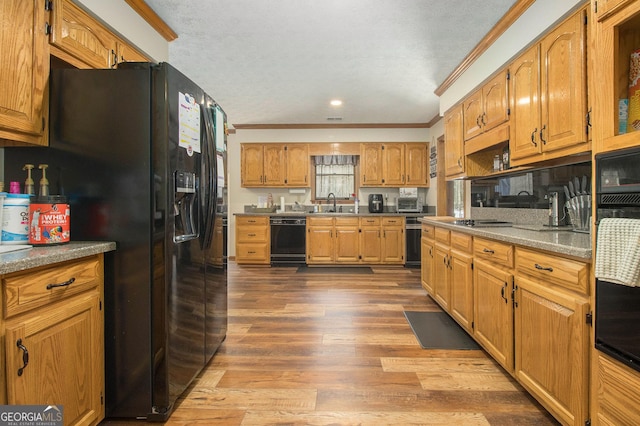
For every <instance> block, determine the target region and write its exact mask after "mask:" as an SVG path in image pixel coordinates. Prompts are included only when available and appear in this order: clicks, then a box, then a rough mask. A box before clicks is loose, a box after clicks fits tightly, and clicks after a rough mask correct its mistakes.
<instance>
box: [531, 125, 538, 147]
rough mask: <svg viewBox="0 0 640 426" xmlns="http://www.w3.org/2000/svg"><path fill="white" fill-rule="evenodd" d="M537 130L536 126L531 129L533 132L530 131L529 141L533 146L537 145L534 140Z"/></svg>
mask: <svg viewBox="0 0 640 426" xmlns="http://www.w3.org/2000/svg"><path fill="white" fill-rule="evenodd" d="M537 132H538V128H537V127H536V128H535V129H533V132H531V143H532V144H533V146H538V143H537V142H536V133H537Z"/></svg>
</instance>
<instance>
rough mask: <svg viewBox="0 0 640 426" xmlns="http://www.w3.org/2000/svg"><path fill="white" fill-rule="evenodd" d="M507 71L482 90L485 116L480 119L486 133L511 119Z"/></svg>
mask: <svg viewBox="0 0 640 426" xmlns="http://www.w3.org/2000/svg"><path fill="white" fill-rule="evenodd" d="M507 93H508V92H507V71H506V70H505V71H502V72H501V73H499V74H498V75H497V76H495V77H494V78H492V79H491V80H490V81H489V82H488V83H487V84H485V85H484V86H483V88H482V105H483V114H482V117H481V119H480V121H481V122H482V126H483V129H484V131H485V132H486V131H487V130H491V129H493V128H494V127H496V126H498V125H500V124H502V123H504V122H505V121H507V120H508V119H509V114H508V111H509V97H508V96H507Z"/></svg>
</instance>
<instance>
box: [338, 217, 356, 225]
mask: <svg viewBox="0 0 640 426" xmlns="http://www.w3.org/2000/svg"><path fill="white" fill-rule="evenodd" d="M358 221H359V219H358V217H336V226H355V227H358Z"/></svg>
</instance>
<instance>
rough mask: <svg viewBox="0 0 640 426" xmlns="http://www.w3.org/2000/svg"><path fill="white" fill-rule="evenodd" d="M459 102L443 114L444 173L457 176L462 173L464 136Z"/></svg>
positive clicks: (448, 175)
mask: <svg viewBox="0 0 640 426" xmlns="http://www.w3.org/2000/svg"><path fill="white" fill-rule="evenodd" d="M462 108H463V105H462V104H460V105H458V106H456V107H454V108H453V109H452V110H450V111H449V112H447V113H446V114H445V115H444V144H445V157H444V164H445V174H446V176H447V177H448V178H449V177H459V176H462V175H463V174H464V137H463V133H464V130H463V120H462V116H463V114H462Z"/></svg>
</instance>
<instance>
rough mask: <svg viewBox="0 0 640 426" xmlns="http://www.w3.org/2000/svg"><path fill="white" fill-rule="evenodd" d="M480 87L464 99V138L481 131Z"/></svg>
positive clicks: (466, 138) (481, 107)
mask: <svg viewBox="0 0 640 426" xmlns="http://www.w3.org/2000/svg"><path fill="white" fill-rule="evenodd" d="M483 112H484V111H483V106H482V89H480V90H477V91H476V92H475V93H473V94H472V95H471V96H469V97H468V98H467V100H465V101H464V112H463V116H464V120H463V121H464V140H469V139H471V138H473V137H474V136H478V135H479V134H480V133H482V127H483V126H482V115H483Z"/></svg>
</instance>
